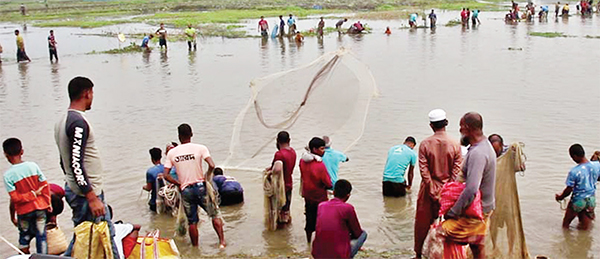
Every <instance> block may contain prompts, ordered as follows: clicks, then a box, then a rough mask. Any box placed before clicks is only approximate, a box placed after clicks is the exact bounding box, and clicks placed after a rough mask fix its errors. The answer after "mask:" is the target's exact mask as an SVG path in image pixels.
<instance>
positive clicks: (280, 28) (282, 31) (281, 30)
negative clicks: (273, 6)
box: [279, 15, 285, 37]
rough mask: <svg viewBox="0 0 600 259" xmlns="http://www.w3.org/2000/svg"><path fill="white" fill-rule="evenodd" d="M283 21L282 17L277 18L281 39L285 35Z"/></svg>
mask: <svg viewBox="0 0 600 259" xmlns="http://www.w3.org/2000/svg"><path fill="white" fill-rule="evenodd" d="M284 28H285V21H284V20H283V15H280V16H279V37H283V35H284V34H285V30H284Z"/></svg>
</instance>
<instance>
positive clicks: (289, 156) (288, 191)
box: [271, 131, 296, 224]
mask: <svg viewBox="0 0 600 259" xmlns="http://www.w3.org/2000/svg"><path fill="white" fill-rule="evenodd" d="M276 161H281V162H282V163H283V181H284V182H285V205H284V206H283V208H281V216H280V219H281V222H279V223H283V224H286V223H289V222H290V220H291V218H290V205H291V202H292V187H293V186H294V182H293V181H292V173H293V172H294V167H295V166H296V151H295V150H294V149H293V148H292V147H291V146H290V134H289V133H288V132H287V131H280V132H279V133H278V134H277V152H275V156H274V157H273V162H271V167H273V165H274V164H275V162H276Z"/></svg>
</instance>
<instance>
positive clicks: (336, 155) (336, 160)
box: [323, 136, 350, 186]
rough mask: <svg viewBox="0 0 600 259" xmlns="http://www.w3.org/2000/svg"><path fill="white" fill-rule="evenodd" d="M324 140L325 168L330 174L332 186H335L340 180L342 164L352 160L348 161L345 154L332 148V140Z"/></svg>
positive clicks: (326, 138)
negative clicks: (339, 173)
mask: <svg viewBox="0 0 600 259" xmlns="http://www.w3.org/2000/svg"><path fill="white" fill-rule="evenodd" d="M323 140H325V154H323V163H325V167H326V168H327V172H328V173H329V178H330V179H331V185H332V186H335V182H337V180H338V171H339V169H340V163H341V162H348V160H350V159H348V157H347V156H346V155H345V154H344V153H342V152H340V151H337V150H335V149H333V148H331V139H330V138H329V137H328V136H323Z"/></svg>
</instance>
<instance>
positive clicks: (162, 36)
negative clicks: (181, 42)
mask: <svg viewBox="0 0 600 259" xmlns="http://www.w3.org/2000/svg"><path fill="white" fill-rule="evenodd" d="M156 35H158V45H159V46H160V48H161V49H162V48H163V47H165V50H166V49H167V29H165V24H164V23H162V22H161V23H160V28H158V30H156Z"/></svg>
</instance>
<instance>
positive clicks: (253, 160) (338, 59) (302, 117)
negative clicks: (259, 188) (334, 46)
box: [225, 48, 377, 169]
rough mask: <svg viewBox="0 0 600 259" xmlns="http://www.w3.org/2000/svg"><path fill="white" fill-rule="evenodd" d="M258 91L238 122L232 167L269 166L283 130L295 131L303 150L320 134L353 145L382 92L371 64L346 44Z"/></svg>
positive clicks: (259, 84)
mask: <svg viewBox="0 0 600 259" xmlns="http://www.w3.org/2000/svg"><path fill="white" fill-rule="evenodd" d="M250 88H251V90H252V96H251V98H250V101H249V102H248V105H247V106H246V107H245V108H244V109H243V110H242V111H241V112H240V114H239V115H238V117H237V119H236V121H235V124H234V130H233V135H232V139H231V145H230V150H229V157H228V158H227V160H226V161H225V166H226V167H228V168H230V169H236V168H237V169H242V168H245V169H259V168H263V169H264V168H265V166H268V165H269V163H270V162H271V159H272V158H273V154H274V152H275V151H276V147H275V138H276V136H277V133H278V132H279V131H281V130H286V131H288V132H289V133H290V136H291V139H292V142H291V145H292V146H293V147H295V149H296V150H297V152H301V149H302V148H303V147H305V146H306V145H307V143H308V141H309V140H310V139H311V138H312V137H315V136H319V137H320V136H323V135H328V136H330V137H332V139H333V141H334V145H335V148H336V149H338V150H344V151H346V150H348V149H349V148H350V147H352V145H354V144H355V143H356V142H357V141H358V140H359V139H360V137H361V136H362V133H363V129H364V126H365V120H366V117H367V114H368V109H369V103H370V101H371V99H372V98H373V97H374V96H375V95H376V94H377V87H376V85H375V79H374V78H373V75H372V74H371V71H370V70H369V69H368V67H367V66H366V65H365V64H363V63H362V62H360V61H359V60H358V59H357V58H356V57H355V56H354V55H353V54H352V53H350V51H349V50H346V49H344V48H342V49H340V50H338V51H335V52H331V53H327V54H325V55H323V56H321V57H319V58H318V59H317V60H315V61H313V62H312V63H310V64H308V65H305V66H303V67H299V68H296V69H292V70H289V71H284V72H280V73H276V74H273V75H269V76H266V77H263V78H258V79H255V80H253V81H252V82H251V83H250Z"/></svg>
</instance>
